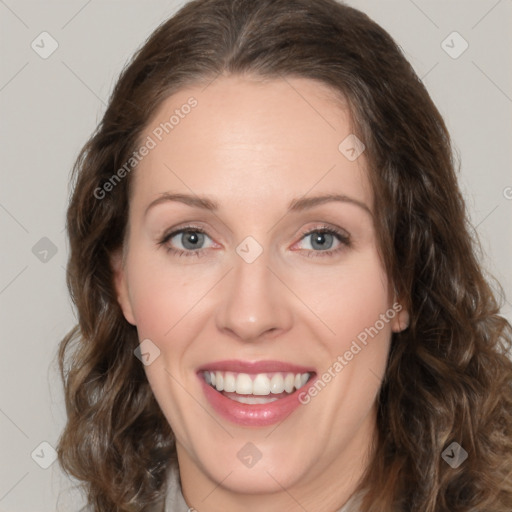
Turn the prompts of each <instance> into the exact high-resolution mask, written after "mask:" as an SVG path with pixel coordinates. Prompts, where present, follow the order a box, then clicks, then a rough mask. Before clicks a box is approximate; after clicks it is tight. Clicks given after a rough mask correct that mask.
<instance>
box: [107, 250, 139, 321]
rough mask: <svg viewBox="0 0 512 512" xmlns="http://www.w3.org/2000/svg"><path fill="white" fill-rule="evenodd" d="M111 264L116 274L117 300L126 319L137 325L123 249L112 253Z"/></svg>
mask: <svg viewBox="0 0 512 512" xmlns="http://www.w3.org/2000/svg"><path fill="white" fill-rule="evenodd" d="M110 266H111V268H112V273H113V275H114V287H115V290H116V293H117V302H118V303H119V306H120V307H121V310H122V312H123V315H124V317H125V319H126V321H127V322H128V323H130V324H132V325H137V324H136V322H135V315H134V314H133V310H132V305H131V302H130V295H129V293H128V283H127V279H126V272H125V269H124V262H123V251H122V249H119V250H118V251H116V252H115V253H112V254H111V256H110Z"/></svg>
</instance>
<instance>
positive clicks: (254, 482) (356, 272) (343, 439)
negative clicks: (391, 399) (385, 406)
mask: <svg viewBox="0 0 512 512" xmlns="http://www.w3.org/2000/svg"><path fill="white" fill-rule="evenodd" d="M191 97H193V99H190V98H191ZM185 105H188V107H186V106H185ZM171 116H174V117H173V118H172V117H171ZM165 123H167V125H166V124H165ZM350 135H351V129H350V118H349V116H348V115H347V112H346V111H345V110H344V109H343V108H342V106H341V104H340V102H339V101H336V100H335V98H334V95H333V93H332V91H331V90H330V89H329V88H328V87H327V86H325V85H321V84H319V83H317V82H314V81H310V80H306V79H297V78H287V79H286V80H275V81H268V82H266V83H263V82H257V81H255V80H250V79H248V78H245V79H244V78H241V77H229V78H228V77H222V78H218V79H216V80H215V81H213V82H212V83H211V84H210V85H209V86H207V87H206V88H205V87H204V86H202V87H191V88H187V89H184V90H181V91H180V92H178V93H177V94H175V95H173V96H171V97H170V98H168V99H167V100H166V101H165V103H164V104H163V105H162V106H161V108H160V109H159V111H158V112H157V113H156V114H155V116H154V118H153V120H152V121H151V122H150V123H149V125H148V126H147V128H146V130H145V133H144V134H143V137H142V141H143V142H144V144H146V147H147V148H149V149H148V151H144V150H143V151H142V152H140V153H141V154H142V153H147V154H146V155H145V156H143V157H142V160H141V161H140V163H139V165H138V167H137V169H136V170H134V171H133V176H132V178H133V183H132V186H133V189H132V192H133V195H132V198H131V202H130V213H129V230H128V236H127V246H126V247H125V261H124V263H122V262H121V259H120V258H119V256H117V257H115V258H113V264H114V267H115V269H116V286H117V291H118V297H119V302H120V304H121V307H122V309H123V312H124V315H125V317H126V319H127V321H128V322H130V323H131V324H133V325H136V326H137V331H138V334H139V339H140V341H141V342H142V341H143V340H146V341H144V343H143V345H142V352H143V353H144V354H146V355H145V356H144V357H143V359H144V361H145V363H146V365H145V366H144V368H145V371H146V373H147V377H148V380H149V382H150V384H151V387H152V389H153V391H154V394H155V397H156V399H157V401H158V403H159V405H160V407H161V408H162V411H163V413H164V414H165V416H166V418H167V420H168V421H169V423H170V425H171V427H172V429H173V431H174V433H175V435H176V439H177V451H178V457H179V463H180V471H181V476H182V486H183V491H184V495H185V498H186V499H187V501H188V502H189V504H191V505H192V506H194V507H196V508H197V509H198V510H209V511H213V510H221V509H222V510H230V508H229V507H230V506H231V505H230V504H232V505H233V509H236V504H237V500H239V499H242V497H244V496H245V498H244V499H246V500H247V499H249V498H248V496H249V495H250V496H251V498H250V499H251V500H253V502H254V503H262V502H263V500H270V499H271V501H269V502H268V503H269V504H271V505H272V507H278V506H281V507H285V508H280V510H283V509H286V507H289V508H288V509H293V507H294V506H297V504H296V502H297V503H301V504H302V505H303V506H304V507H305V508H306V509H310V510H312V509H316V510H318V509H319V508H322V507H320V506H319V504H320V503H322V504H326V508H328V504H330V501H329V500H333V503H339V500H340V499H341V498H342V497H343V496H345V497H346V496H347V492H348V491H349V489H353V487H354V485H355V484H356V480H357V478H359V476H360V475H361V472H362V471H363V470H364V468H365V464H366V462H365V455H367V454H368V453H369V449H370V443H371V442H372V441H374V440H375V439H376V438H375V436H376V430H375V426H376V406H375V404H376V397H377V393H378V390H379V387H380V385H381V379H382V377H383V374H384V371H385V366H386V360H387V355H388V350H389V346H390V337H391V333H392V331H398V330H400V329H401V328H402V326H403V325H404V324H405V322H406V315H407V313H406V312H405V310H402V311H401V312H400V313H398V310H399V309H400V308H401V306H398V305H397V304H396V303H395V300H396V299H395V298H394V296H393V293H392V289H393V288H392V286H391V285H390V283H389V282H388V279H387V276H386V273H385V271H384V269H383V265H382V262H381V260H380V258H379V254H378V248H377V240H376V234H375V230H374V225H373V221H372V203H373V200H372V197H373V192H372V190H371V187H370V184H369V180H368V177H367V172H366V169H365V165H366V164H365V155H364V152H363V153H362V154H361V155H360V156H359V157H357V154H358V152H359V151H360V150H361V149H362V148H361V147H358V146H357V145H354V144H355V143H354V140H353V139H352V138H351V137H349V136H350ZM148 137H149V138H148ZM347 137H349V139H347V140H345V139H346V138H347ZM343 141H345V142H343ZM342 142H343V144H341V147H340V143H342ZM356 157H357V158H356ZM376 193H378V191H376ZM173 198H174V199H173ZM329 198H331V199H329ZM185 228H187V229H188V230H189V232H188V233H187V232H183V230H184V229H185ZM148 340H149V341H148ZM210 372H211V373H210ZM211 374H213V376H214V377H213V378H214V379H215V385H216V386H217V387H218V388H220V390H222V391H220V390H216V389H214V388H213V387H212V385H211V384H210V382H211V380H212V376H211ZM306 379H309V380H308V381H307V382H306V383H305V384H304V382H305V381H306ZM297 386H298V387H299V388H300V389H299V390H298V391H297V390H296V387H297ZM301 386H302V387H301ZM223 388H224V389H223ZM283 388H284V390H283ZM226 390H227V391H226ZM213 489H215V490H214V491H212V490H213ZM271 494H272V496H270V495H271ZM292 496H293V499H292V498H291V497H292ZM327 496H328V497H327ZM202 500H204V501H202ZM294 500H295V501H296V502H295V501H294ZM336 500H338V501H336ZM244 503H246V504H247V503H248V502H247V501H244ZM221 504H222V505H221ZM238 505H240V502H238ZM307 505H309V507H308V506H307ZM201 507H202V508H201ZM290 507H291V508H290ZM273 509H274V508H269V510H273ZM322 509H323V508H322Z"/></svg>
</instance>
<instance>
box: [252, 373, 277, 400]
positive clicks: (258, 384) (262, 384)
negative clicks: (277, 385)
mask: <svg viewBox="0 0 512 512" xmlns="http://www.w3.org/2000/svg"><path fill="white" fill-rule="evenodd" d="M273 378H274V377H272V379H273ZM270 382H271V381H270V380H269V378H268V377H267V376H266V375H264V374H262V373H260V374H258V375H256V378H255V379H254V381H253V382H252V394H253V395H270V391H271V389H272V388H271V384H270Z"/></svg>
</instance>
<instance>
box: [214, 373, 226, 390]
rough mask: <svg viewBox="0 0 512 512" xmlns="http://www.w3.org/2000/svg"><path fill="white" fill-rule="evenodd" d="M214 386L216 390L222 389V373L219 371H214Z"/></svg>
mask: <svg viewBox="0 0 512 512" xmlns="http://www.w3.org/2000/svg"><path fill="white" fill-rule="evenodd" d="M215 387H216V388H217V390H218V391H222V390H223V389H224V375H222V373H221V372H216V373H215Z"/></svg>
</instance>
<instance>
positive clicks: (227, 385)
mask: <svg viewBox="0 0 512 512" xmlns="http://www.w3.org/2000/svg"><path fill="white" fill-rule="evenodd" d="M224 391H228V392H229V393H232V392H234V391H236V379H235V375H234V374H233V373H230V372H226V373H225V374H224Z"/></svg>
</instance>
